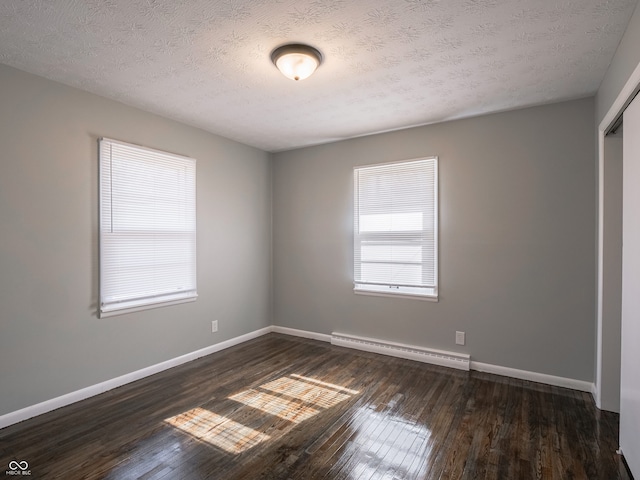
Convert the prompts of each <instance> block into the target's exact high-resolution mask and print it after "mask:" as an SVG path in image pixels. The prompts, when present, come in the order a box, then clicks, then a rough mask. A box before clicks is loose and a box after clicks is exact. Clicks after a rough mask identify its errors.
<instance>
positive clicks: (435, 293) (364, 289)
mask: <svg viewBox="0 0 640 480" xmlns="http://www.w3.org/2000/svg"><path fill="white" fill-rule="evenodd" d="M422 160H433V161H434V178H435V181H434V185H433V193H434V198H433V202H434V205H433V242H434V243H433V244H434V257H433V262H434V263H433V269H434V285H433V286H430V287H407V288H408V289H412V290H413V289H420V288H423V289H424V290H425V293H417V292H414V291H411V290H408V289H405V290H402V286H399V287H400V288H399V289H398V290H397V291H393V290H391V289H392V288H393V287H394V286H396V285H390V284H377V285H376V284H373V283H361V282H357V281H356V280H355V249H356V238H357V235H358V233H357V232H356V231H355V228H354V231H353V244H352V247H353V250H352V253H353V265H354V278H353V293H354V294H356V295H370V296H379V297H391V298H411V299H415V300H423V301H431V302H438V299H439V270H438V264H439V262H438V257H439V253H440V251H439V242H438V237H439V215H438V213H439V202H438V197H439V191H438V190H439V189H438V187H439V183H440V182H439V175H438V173H439V172H438V167H439V158H438V156H437V155H431V156H425V157H417V158H411V159H407V160H398V161H392V162H383V163H374V164H365V165H356V166H354V167H353V171H354V176H353V186H354V193H353V201H354V205H353V215H354V219H353V226H354V227H355V226H356V221H357V219H356V215H357V210H358V206H359V196H358V178H357V175H356V173H357V171H358V170H359V169H364V168H368V167H383V166H389V165H396V164H407V163H411V162H418V161H422ZM368 285H371V287H368ZM384 286H386V287H388V288H389V290H382V289H381V288H380V287H384ZM396 287H397V286H396ZM427 290H428V292H427Z"/></svg>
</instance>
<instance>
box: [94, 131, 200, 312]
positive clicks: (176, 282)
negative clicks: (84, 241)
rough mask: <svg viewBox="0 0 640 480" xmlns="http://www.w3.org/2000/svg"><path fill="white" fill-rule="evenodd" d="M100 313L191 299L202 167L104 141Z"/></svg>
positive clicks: (101, 146) (101, 152)
mask: <svg viewBox="0 0 640 480" xmlns="http://www.w3.org/2000/svg"><path fill="white" fill-rule="evenodd" d="M99 155H100V312H101V316H103V317H104V316H109V315H110V314H111V315H113V314H118V313H126V312H128V311H135V310H138V309H143V308H151V307H152V306H160V305H169V304H173V303H181V302H184V301H192V300H195V298H196V297H197V293H196V162H195V160H194V159H191V158H187V157H182V156H178V155H173V154H170V153H165V152H160V151H157V150H152V149H148V148H143V147H139V146H136V145H130V144H127V143H123V142H118V141H115V140H110V139H106V138H103V139H100V140H99Z"/></svg>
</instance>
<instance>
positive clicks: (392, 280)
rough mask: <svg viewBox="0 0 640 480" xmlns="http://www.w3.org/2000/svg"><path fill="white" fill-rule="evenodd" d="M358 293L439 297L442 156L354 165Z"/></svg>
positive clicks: (356, 284) (355, 264)
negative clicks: (439, 160)
mask: <svg viewBox="0 0 640 480" xmlns="http://www.w3.org/2000/svg"><path fill="white" fill-rule="evenodd" d="M354 197H355V198H354V277H355V278H354V283H355V291H356V292H373V293H378V294H396V295H398V294H399V295H417V296H425V297H431V298H437V295H438V159H437V157H429V158H423V159H419V160H411V161H406V162H397V163H387V164H379V165H371V166H366V167H356V168H355V169H354Z"/></svg>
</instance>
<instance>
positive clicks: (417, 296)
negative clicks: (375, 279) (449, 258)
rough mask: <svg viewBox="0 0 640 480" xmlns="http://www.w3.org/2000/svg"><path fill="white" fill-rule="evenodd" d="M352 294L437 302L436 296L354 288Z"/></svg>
mask: <svg viewBox="0 0 640 480" xmlns="http://www.w3.org/2000/svg"><path fill="white" fill-rule="evenodd" d="M353 293H355V294H356V295H369V296H372V297H391V298H412V299H414V300H423V301H427V302H436V303H437V302H438V295H425V294H419V293H406V292H398V293H395V292H383V291H380V290H366V289H363V288H362V287H360V288H354V289H353Z"/></svg>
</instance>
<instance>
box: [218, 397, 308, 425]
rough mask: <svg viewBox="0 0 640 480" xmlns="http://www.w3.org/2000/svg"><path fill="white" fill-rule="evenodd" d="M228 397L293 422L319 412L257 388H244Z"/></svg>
mask: <svg viewBox="0 0 640 480" xmlns="http://www.w3.org/2000/svg"><path fill="white" fill-rule="evenodd" d="M229 399H230V400H235V401H236V402H240V403H244V404H245V405H248V406H249V407H253V408H257V409H258V410H261V411H263V412H265V413H268V414H270V415H275V416H276V417H280V418H283V419H284V420H288V421H290V422H294V423H300V422H304V421H305V420H308V419H309V418H311V417H313V416H314V415H315V414H317V413H318V412H319V410H316V409H315V408H312V407H310V406H308V405H305V404H304V403H302V402H294V401H291V400H287V399H285V398H282V397H277V396H275V395H271V394H269V393H265V392H259V391H258V390H245V391H244V392H240V393H237V394H235V395H232V396H230V397H229Z"/></svg>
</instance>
